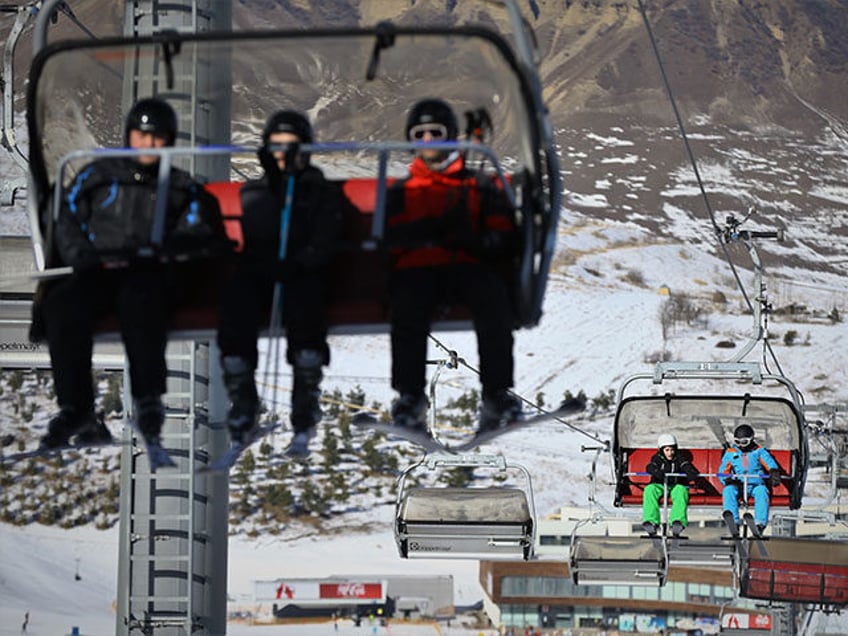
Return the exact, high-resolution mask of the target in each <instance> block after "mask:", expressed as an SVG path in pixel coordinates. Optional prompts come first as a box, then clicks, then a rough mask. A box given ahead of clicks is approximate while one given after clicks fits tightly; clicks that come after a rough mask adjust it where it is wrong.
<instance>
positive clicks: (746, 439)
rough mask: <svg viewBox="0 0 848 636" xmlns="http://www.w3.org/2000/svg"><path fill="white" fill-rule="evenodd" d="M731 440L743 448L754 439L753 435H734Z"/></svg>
mask: <svg viewBox="0 0 848 636" xmlns="http://www.w3.org/2000/svg"><path fill="white" fill-rule="evenodd" d="M733 441H734V442H735V443H736V445H737V446H742V447H743V448H744V447H745V446H750V445H751V442H753V441H754V438H753V437H734V438H733Z"/></svg>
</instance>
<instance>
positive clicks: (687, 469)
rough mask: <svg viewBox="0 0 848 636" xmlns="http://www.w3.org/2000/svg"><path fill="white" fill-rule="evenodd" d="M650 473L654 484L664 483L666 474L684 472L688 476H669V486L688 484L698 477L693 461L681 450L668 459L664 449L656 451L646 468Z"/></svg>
mask: <svg viewBox="0 0 848 636" xmlns="http://www.w3.org/2000/svg"><path fill="white" fill-rule="evenodd" d="M645 470H647V472H648V474H650V475H651V483H652V484H662V483H663V482H664V479H665V476H666V475H667V474H669V473H683V474H685V475H686V477H669V478H668V485H669V488H670V487H671V486H674V485H675V484H683V485H684V486H686V485H688V484H689V482H690V481H694V480H695V479H696V478H697V477H698V469H697V468H695V467H694V466H693V465H692V462H691V461H689V459H688V458H687V457H686V455H685V454H684V453H681V451H679V450H678V451H677V452H676V453H675V455H674V457H673V458H672V459H670V460H669V459H666V458H665V455H663V453H662V451H657V452H656V453H654V455H653V457H651V459H650V460H649V461H648V466H647V467H646V468H645Z"/></svg>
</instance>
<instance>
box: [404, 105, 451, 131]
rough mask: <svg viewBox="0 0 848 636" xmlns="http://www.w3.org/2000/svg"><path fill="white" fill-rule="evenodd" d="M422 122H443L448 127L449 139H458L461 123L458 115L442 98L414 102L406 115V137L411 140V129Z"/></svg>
mask: <svg viewBox="0 0 848 636" xmlns="http://www.w3.org/2000/svg"><path fill="white" fill-rule="evenodd" d="M420 124H442V125H443V126H444V127H445V128H447V129H448V137H447V138H448V140H454V139H456V136H457V134H458V133H459V125H458V124H457V123H456V115H454V113H453V109H451V107H450V106H448V104H447V102H445V101H444V100H441V99H435V98H431V99H422V100H420V101H418V102H415V104H413V106H412V108H410V109H409V113H408V114H407V116H406V131H405V132H406V139H407V141H409V131H410V130H412V128H413V126H418V125H420Z"/></svg>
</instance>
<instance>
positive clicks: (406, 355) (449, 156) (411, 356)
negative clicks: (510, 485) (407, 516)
mask: <svg viewBox="0 0 848 636" xmlns="http://www.w3.org/2000/svg"><path fill="white" fill-rule="evenodd" d="M457 134H458V125H457V120H456V116H455V115H454V113H453V110H452V109H451V107H450V106H449V105H448V104H447V103H445V102H444V101H443V100H441V99H424V100H421V101H419V102H417V103H415V104H414V105H413V106H412V108H411V109H410V111H409V113H408V116H407V121H406V138H407V140H409V141H414V142H423V143H427V142H447V141H453V140H456V138H457ZM386 207H387V237H388V239H389V243H390V246H391V256H392V272H391V279H390V296H391V314H392V318H391V342H392V387H393V388H394V389H395V390H396V391H398V393H399V397H398V399H397V400H396V401H395V402H394V404H393V405H392V418H393V421H394V424H395V425H397V426H402V427H407V428H411V429H422V430H423V429H424V428H425V427H426V426H425V421H426V412H427V407H428V401H427V397H426V395H425V393H424V388H425V385H426V372H425V366H426V359H427V336H428V333H429V331H430V326H431V322H432V321H433V319H434V318H437V316H436V315H435V314H436V310H437V309H438V308H439V307H441V306H443V305H445V304H464V305H467V306H468V308H469V309H470V311H471V315H472V318H473V322H474V329H475V332H476V334H477V348H478V353H479V356H480V381H481V384H482V404H481V407H480V419H479V426H478V432H483V431H485V430H491V429H494V428H498V427H501V426H505V425H507V424H508V423H510V422H514V421H516V420H517V419H519V418H520V416H521V402H520V400H519V399H518V398H517V397H516V396H514V395H513V394H512V393H511V391H510V388H511V387H512V385H513V366H514V363H513V352H512V347H513V336H512V329H513V325H514V322H515V319H514V308H513V303H512V300H511V298H510V289H509V284H508V278H507V276H506V275H505V274H504V271H503V270H504V269H505V268H504V265H506V264H509V262H510V260H511V259H512V258H513V257H514V253H515V249H514V245H515V241H514V238H515V223H514V217H513V209H512V206H511V205H510V202H509V199H508V197H507V196H506V194H505V193H504V191H503V188H502V187H500V185H499V184H498V183H497V181H496V180H495V179H493V178H492V177H491V176H490V175H486V174H483V173H480V172H476V171H474V170H471V169H469V168H468V167H467V166H466V163H465V157H464V155H463V153H461V152H459V151H457V150H450V149H448V150H445V149H437V148H426V147H424V148H420V149H419V150H418V152H417V153H416V156H415V159H414V160H413V162H412V164H411V165H410V167H409V177H408V178H406V179H403V180H400V181H398V182H396V183H395V184H393V186H392V188H391V189H390V190H389V193H388V196H387V206H386Z"/></svg>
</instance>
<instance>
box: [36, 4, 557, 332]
mask: <svg viewBox="0 0 848 636" xmlns="http://www.w3.org/2000/svg"><path fill="white" fill-rule="evenodd" d="M53 5H55V2H54V3H52V4H51V7H52V6H53ZM416 10H417V9H415V8H414V9H413V10H412V11H413V12H414V11H416ZM486 11H487V12H492V15H496V17H497V19H496V20H492V21H491V22H487V23H486V25H481V24H453V25H448V24H444V23H439V24H433V23H432V21H427V20H424V21H423V22H422V21H418V22H416V21H414V20H412V21H410V22H409V23H408V24H415V26H407V22H406V21H405V22H404V23H403V24H390V23H380V24H378V25H374V26H366V27H338V28H311V29H298V30H265V31H226V32H206V33H201V34H197V33H188V32H166V33H158V34H155V35H152V36H146V37H136V38H128V37H104V38H100V39H96V40H94V39H86V40H81V39H80V40H61V41H56V42H52V43H49V44H48V43H47V38H46V18H45V19H44V20H42V19H41V18H40V17H39V21H38V22H37V25H36V29H37V34H36V37H34V41H35V43H36V44H35V49H36V54H35V57H34V59H33V62H32V66H31V69H30V74H29V83H28V94H27V125H28V132H29V140H30V148H29V170H30V174H29V181H30V187H29V188H28V193H29V210H30V220H31V226H32V237H33V248H34V254H35V260H36V265H37V269H38V270H48V271H43V272H42V275H43V276H48V275H49V274H50V272H49V270H51V269H53V268H55V267H57V266H58V265H60V263H59V261H58V260H57V257H56V255H55V254H54V251H53V247H52V243H51V237H52V233H53V225H54V222H55V218H56V210H57V209H58V202H59V201H60V200H61V198H62V197H63V196H64V195H65V190H66V188H67V187H68V185H69V183H70V181H71V179H72V177H73V176H74V174H75V172H76V171H78V170H79V169H80V167H81V166H82V165H83V164H84V163H85V162H87V161H89V160H91V159H92V158H93V157H96V156H98V153H99V152H102V149H109V148H112V149H117V148H120V147H122V146H123V144H124V142H123V121H124V111H125V110H126V108H127V107H128V106H129V104H130V103H131V102H132V101H134V100H135V99H137V98H140V97H146V96H149V95H151V94H156V95H158V96H159V97H161V98H164V99H166V100H167V101H169V103H171V105H172V106H174V107H175V110H176V111H177V113H178V115H179V117H180V122H181V126H180V128H181V130H180V135H179V137H178V142H177V146H178V147H177V148H175V149H174V150H173V151H169V150H164V151H162V153H161V154H162V157H163V158H166V157H167V158H169V159H170V160H172V161H173V163H174V164H176V165H179V166H180V167H183V168H186V169H188V170H189V171H191V172H192V173H193V174H194V175H195V176H196V177H198V178H200V179H201V180H203V181H205V182H208V183H209V185H208V188H209V190H210V191H211V192H213V194H215V195H216V196H217V197H218V198H219V201H220V203H221V207H222V211H223V213H224V215H225V217H227V219H228V223H227V226H228V231H229V232H230V233H231V236H232V238H234V239H236V240H237V239H238V234H239V218H240V214H241V210H240V203H239V197H238V196H237V194H238V188H239V186H240V183H241V182H242V181H243V180H244V179H245V178H250V177H253V176H256V175H257V174H258V163H257V162H256V160H255V158H254V157H253V156H252V151H253V150H255V146H253V147H245V146H240V145H238V146H237V145H233V144H232V143H231V140H232V139H234V138H236V137H238V138H239V139H254V138H255V139H257V143H258V133H257V129H258V127H261V124H262V122H261V121H255V122H253V123H251V120H255V119H257V117H259V118H261V117H265V116H267V115H269V114H270V113H272V112H273V111H275V110H277V109H279V108H284V107H285V108H296V109H300V110H304V111H310V112H312V111H313V110H314V108H313V107H314V106H315V103H314V101H315V100H314V95H332V96H333V100H332V103H331V104H328V105H327V106H326V107H325V109H324V110H322V111H320V112H318V113H317V115H315V116H314V119H315V121H314V122H313V123H314V125H315V129H316V133H317V135H318V137H319V139H321V140H323V143H318V144H313V145H312V146H310V147H309V148H308V150H309V151H310V152H311V153H312V157H313V161H314V162H315V163H317V164H319V165H320V166H321V167H322V168H324V169H325V172H326V173H327V175H328V176H329V177H330V178H331V180H332V182H333V183H334V184H336V186H337V187H339V188H340V189H341V190H342V191H343V192H344V194H345V197H346V199H347V202H348V204H349V205H346V207H345V210H344V214H345V236H344V249H343V250H342V252H341V253H340V254H339V255H338V259H337V263H336V265H335V267H334V287H333V289H334V294H333V298H332V300H331V309H330V322H331V330H332V331H333V332H334V333H362V332H381V331H385V330H386V328H387V322H388V314H387V308H386V305H387V303H386V296H387V288H386V259H385V250H386V249H387V248H388V244H387V243H386V241H385V239H384V236H385V233H384V232H385V209H384V203H385V194H386V188H387V187H388V186H389V185H390V184H391V182H392V180H393V179H394V178H397V177H400V176H402V175H403V174H404V173H405V166H406V164H407V163H408V161H409V158H410V152H411V151H412V150H413V149H414V147H415V145H414V144H412V143H407V142H405V141H403V121H402V117H403V116H404V113H405V112H406V109H407V108H408V107H409V106H411V105H412V104H413V103H414V102H415V101H416V100H417V99H421V98H424V97H431V96H432V95H431V93H432V91H433V90H434V89H433V87H434V86H436V87H438V89H439V92H440V95H439V96H440V97H443V98H444V99H446V100H447V101H448V102H449V103H451V104H452V106H453V107H454V110H455V111H456V112H457V117H458V119H460V120H461V119H462V113H463V111H464V110H468V111H470V112H474V111H477V110H480V109H484V111H485V112H486V113H487V116H488V117H489V118H490V119H491V122H492V124H493V131H494V133H493V134H492V135H491V137H490V138H489V139H484V140H482V141H483V143H480V140H479V139H467V140H465V139H460V140H458V141H457V142H450V143H447V144H445V147H446V148H447V149H453V150H457V151H461V152H465V153H467V158H468V161H469V162H470V163H471V165H472V167H480V168H481V169H483V170H484V172H487V173H489V174H490V175H491V176H492V178H494V179H496V180H497V181H498V182H499V183H500V185H501V187H503V188H504V190H505V191H506V192H507V194H508V196H509V197H510V200H511V201H512V203H513V206H514V210H515V220H516V226H517V228H518V229H517V231H518V234H519V239H520V240H519V243H520V250H519V254H518V255H517V257H516V258H515V259H514V260H512V261H510V262H509V264H508V270H509V271H508V272H505V276H507V277H508V279H509V280H510V284H511V285H513V287H514V291H515V293H514V294H513V296H514V298H515V302H516V315H517V320H518V323H519V326H525V327H529V326H533V325H535V324H536V323H537V322H538V320H539V318H540V316H541V306H542V300H543V296H544V292H545V285H546V280H547V273H548V269H549V267H550V262H551V258H552V255H553V249H554V243H555V238H556V228H557V220H558V216H559V210H560V203H561V192H562V187H561V184H560V174H559V166H558V158H557V151H556V149H555V147H554V143H553V138H552V131H551V126H550V123H549V121H548V116H547V109H546V107H545V106H544V103H543V101H542V87H541V82H540V79H539V76H538V70H537V68H536V63H537V52H536V51H535V49H534V48H533V45H532V38H530V37H529V34H528V31H527V29H528V26H527V25H528V23H527V22H526V21H525V20H524V19H523V18H522V16H521V14H520V12H519V11H518V9H517V7H516V4H515V2H514V0H505V1H504V2H503V3H500V5H499V8H498V5H496V4H489V5H487V8H486ZM429 17H430V18H432V16H429ZM495 24H497V25H499V26H500V27H503V28H504V31H503V32H499V31H498V30H496V27H495V26H494V25H495ZM281 60H282V62H281ZM200 64H202V65H206V66H209V67H214V68H216V69H219V70H220V72H216V73H215V75H214V78H213V79H211V80H210V81H209V84H208V85H203V86H198V85H195V83H194V78H195V77H196V76H195V71H196V70H197V68H198V65H200ZM258 66H261V67H262V68H263V72H264V73H265V75H264V76H263V82H264V83H265V84H266V85H267V86H269V87H272V88H270V89H269V90H268V91H267V92H265V93H264V94H263V93H262V92H261V91H257V90H255V87H254V86H253V83H254V82H255V79H251V78H253V77H254V75H253V74H254V71H255V69H256V68H257V67H258ZM446 67H449V68H451V69H452V72H453V73H456V79H455V81H451V82H449V83H445V82H444V81H443V79H444V78H443V75H444V69H445V68H446ZM304 72H306V73H308V79H304V77H303V73H304ZM245 87H250V89H249V90H248V89H245ZM353 88H355V90H351V89H353ZM122 104H123V107H122V106H121V105H122ZM375 104H381V105H382V106H381V107H380V108H379V109H378V108H375V106H374V105H375ZM256 113H260V114H261V115H259V116H257V114H256ZM389 113H395V114H394V115H389ZM201 124H203V125H204V126H205V127H203V126H201ZM252 126H254V127H252ZM199 131H200V132H199ZM203 131H205V132H203ZM61 166H64V170H63V171H62V173H61V174H60V167H61ZM162 187H163V188H164V187H166V186H165V184H162ZM162 191H164V190H162ZM154 225H155V223H154ZM210 277H212V278H213V280H204V281H197V283H198V285H197V286H196V287H195V290H194V291H195V292H196V294H195V295H196V296H197V297H196V298H192V299H187V300H186V301H185V302H184V304H183V305H182V306H181V307H179V308H178V313H177V316H176V318H175V322H174V325H173V333H174V334H177V335H178V334H179V333H183V332H192V333H193V334H196V333H197V332H204V331H205V332H207V333H208V332H210V331H212V330H213V329H214V328H215V325H216V320H215V318H216V309H217V307H216V303H215V300H214V299H215V289H216V287H217V285H216V281H215V280H214V276H212V275H210ZM444 318H445V319H444V320H443V321H440V322H438V323H437V324H436V326H435V328H437V329H439V328H458V327H459V328H465V327H466V326H467V319H468V315H467V312H465V311H464V310H462V309H459V310H454V311H452V312H451V313H449V314H447V315H446V316H445V317H444ZM113 327H114V321H112V322H111V323H106V324H104V325H103V326H102V327H101V331H103V330H105V331H107V332H108V331H109V330H110V329H112V328H113Z"/></svg>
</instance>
